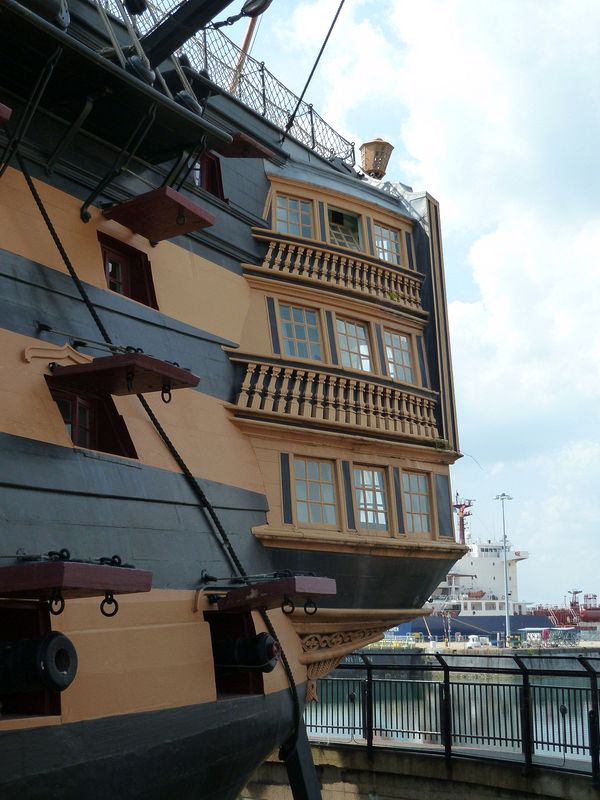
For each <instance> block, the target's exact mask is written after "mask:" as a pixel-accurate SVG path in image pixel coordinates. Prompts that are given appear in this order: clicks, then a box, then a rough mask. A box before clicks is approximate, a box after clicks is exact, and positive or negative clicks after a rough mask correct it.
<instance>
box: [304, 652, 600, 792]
mask: <svg viewBox="0 0 600 800" xmlns="http://www.w3.org/2000/svg"><path fill="white" fill-rule="evenodd" d="M379 659H380V661H379V662H378V661H377V659H376V658H375V657H374V656H367V655H362V654H361V655H360V656H352V657H350V659H347V660H346V662H345V663H343V664H341V665H340V667H338V670H336V672H335V673H334V676H333V677H328V678H323V679H320V680H318V681H317V695H318V697H319V700H318V702H313V703H310V704H309V705H308V706H307V708H306V710H305V714H304V720H305V723H306V727H307V730H308V733H309V736H311V737H312V738H316V739H317V740H318V741H324V740H325V741H327V742H330V743H334V742H335V743H341V742H350V743H354V744H358V745H363V746H366V747H367V750H368V752H369V755H370V757H373V755H374V753H375V751H376V749H377V747H410V748H412V749H415V748H416V749H426V750H428V751H432V750H433V751H435V750H438V751H439V752H440V753H443V754H444V756H445V758H446V759H447V761H451V759H452V757H453V756H456V755H461V756H469V757H475V758H477V757H480V758H494V757H496V758H501V759H503V760H510V761H516V762H519V763H522V764H523V765H524V766H525V768H528V767H531V766H547V767H551V768H556V769H564V770H571V771H578V772H584V773H591V776H592V780H593V782H594V784H595V785H596V786H598V785H600V733H599V721H598V720H599V714H600V705H599V701H600V696H599V691H598V676H599V674H600V658H598V657H595V656H592V657H584V656H548V657H541V656H526V655H521V656H508V655H506V656H504V655H494V656H484V655H472V654H469V655H458V654H456V655H444V656H441V655H439V654H436V655H435V656H423V657H418V660H415V658H414V657H412V658H411V657H410V656H399V657H398V658H397V659H394V661H393V662H392V661H391V658H390V657H389V656H388V661H387V662H385V660H383V661H381V659H385V656H379ZM473 662H475V665H474V664H473Z"/></svg>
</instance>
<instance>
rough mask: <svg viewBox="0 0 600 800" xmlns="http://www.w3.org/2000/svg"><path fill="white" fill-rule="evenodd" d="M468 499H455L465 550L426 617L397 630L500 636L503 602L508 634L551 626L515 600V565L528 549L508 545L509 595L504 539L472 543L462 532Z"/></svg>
mask: <svg viewBox="0 0 600 800" xmlns="http://www.w3.org/2000/svg"><path fill="white" fill-rule="evenodd" d="M472 505H473V501H472V500H462V499H459V497H458V496H457V497H456V502H455V503H454V509H455V511H456V514H457V517H458V536H457V538H458V541H459V542H460V543H461V544H466V545H467V546H468V548H469V552H468V553H466V554H465V555H464V556H463V557H462V558H461V559H460V560H459V561H457V562H456V564H455V565H454V566H453V567H452V569H451V570H450V572H448V574H447V575H446V578H445V580H443V581H442V582H441V583H440V584H439V585H438V586H437V587H436V589H435V590H434V591H433V593H432V595H431V597H430V599H429V601H428V603H426V604H425V608H426V609H429V610H430V615H428V616H423V617H420V618H419V619H417V620H414V621H413V622H411V623H406V624H405V625H401V626H399V628H398V631H397V632H398V633H400V634H412V633H421V634H423V635H424V636H426V637H440V638H441V637H443V638H449V637H450V636H452V637H454V636H456V635H457V634H460V635H461V636H464V637H467V636H470V635H475V634H484V635H486V636H489V637H490V638H491V639H492V640H497V639H499V638H501V637H502V636H503V635H504V632H505V629H506V619H505V615H506V604H507V603H508V614H509V620H510V630H511V632H512V633H513V634H514V633H518V632H519V631H524V630H526V629H537V630H540V629H542V628H552V627H554V623H553V622H552V620H551V618H550V617H549V616H546V615H544V614H540V610H537V609H536V613H535V614H534V613H533V612H532V610H530V609H528V607H527V604H526V603H525V602H521V601H520V600H519V585H518V576H517V564H518V563H519V562H520V561H525V560H526V559H528V558H529V553H528V552H527V551H526V550H517V549H515V548H514V547H513V546H512V544H510V542H508V541H507V543H506V568H507V584H508V598H507V597H506V591H505V582H504V543H503V540H492V539H487V540H483V539H479V540H477V541H470V540H469V537H468V536H467V535H466V518H467V517H469V516H470V514H471V512H470V510H469V509H470V508H471V506H472Z"/></svg>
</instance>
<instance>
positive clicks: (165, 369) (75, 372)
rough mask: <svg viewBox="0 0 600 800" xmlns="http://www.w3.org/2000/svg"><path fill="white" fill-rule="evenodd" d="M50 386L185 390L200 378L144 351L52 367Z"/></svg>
mask: <svg viewBox="0 0 600 800" xmlns="http://www.w3.org/2000/svg"><path fill="white" fill-rule="evenodd" d="M51 380H52V383H53V385H55V386H57V387H60V388H65V389H69V390H71V391H80V392H93V393H95V394H104V395H106V394H112V395H129V394H144V393H145V392H160V391H167V387H168V392H169V393H170V392H171V391H172V390H174V389H185V388H188V387H194V386H197V385H198V383H199V382H200V378H198V377H197V376H196V375H194V374H193V373H192V372H190V371H189V370H186V369H182V368H181V367H178V366H175V364H170V363H169V362H167V361H161V360H160V359H158V358H153V357H152V356H147V355H145V354H144V353H126V354H123V355H114V356H103V357H102V358H95V359H94V360H93V361H92V362H91V363H89V364H72V365H69V366H65V367H61V366H55V367H54V369H53V370H52V379H51Z"/></svg>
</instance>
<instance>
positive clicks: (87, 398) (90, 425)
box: [47, 377, 137, 458]
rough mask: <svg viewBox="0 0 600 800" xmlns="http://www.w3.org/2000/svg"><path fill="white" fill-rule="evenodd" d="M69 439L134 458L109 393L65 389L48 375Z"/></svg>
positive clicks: (132, 448) (122, 422)
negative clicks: (89, 392)
mask: <svg viewBox="0 0 600 800" xmlns="http://www.w3.org/2000/svg"><path fill="white" fill-rule="evenodd" d="M47 381H48V384H49V388H50V393H51V394H52V398H53V400H54V401H55V402H56V405H57V406H58V410H59V412H60V415H61V417H62V419H63V422H64V424H65V427H66V429H67V432H68V434H69V436H70V437H71V441H72V442H73V444H74V445H76V446H77V447H85V448H88V449H91V450H101V451H102V452H104V453H113V454H114V455H117V456H126V457H127V458H137V453H136V451H135V447H134V445H133V442H132V441H131V437H130V436H129V433H128V431H127V428H126V426H125V423H124V421H123V418H122V417H121V416H120V414H119V412H118V411H117V409H116V407H115V404H114V402H113V400H112V397H111V396H110V395H95V394H87V393H79V392H75V391H66V390H64V389H59V388H57V387H56V385H53V383H52V378H51V377H48V378H47Z"/></svg>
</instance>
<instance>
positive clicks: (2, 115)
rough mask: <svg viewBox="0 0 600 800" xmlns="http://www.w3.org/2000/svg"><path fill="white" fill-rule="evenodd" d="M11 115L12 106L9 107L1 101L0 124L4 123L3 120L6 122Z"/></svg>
mask: <svg viewBox="0 0 600 800" xmlns="http://www.w3.org/2000/svg"><path fill="white" fill-rule="evenodd" d="M11 116H12V108H9V107H8V106H5V105H3V104H2V103H0V125H4V123H5V122H8V120H9V119H10V118H11Z"/></svg>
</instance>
